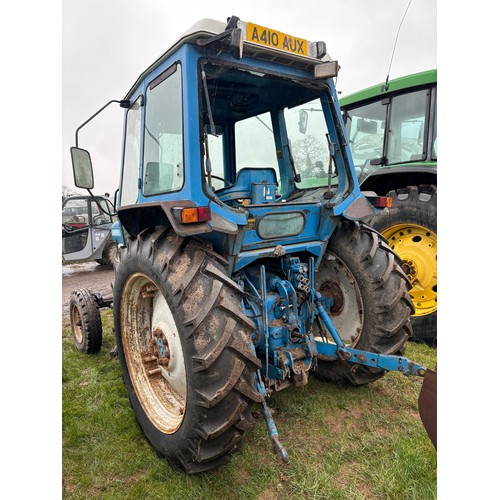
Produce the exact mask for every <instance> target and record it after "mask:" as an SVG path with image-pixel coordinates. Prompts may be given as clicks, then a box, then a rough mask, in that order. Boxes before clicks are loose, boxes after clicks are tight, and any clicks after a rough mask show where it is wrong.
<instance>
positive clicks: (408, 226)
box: [371, 185, 437, 345]
mask: <svg viewBox="0 0 500 500" xmlns="http://www.w3.org/2000/svg"><path fill="white" fill-rule="evenodd" d="M387 196H388V197H390V198H392V207H391V208H390V209H389V211H388V214H381V215H377V216H376V217H374V218H373V219H372V221H371V226H372V227H373V228H374V229H376V230H377V231H379V232H380V233H381V234H382V236H384V238H386V239H387V241H388V243H389V246H390V247H391V248H392V249H393V250H394V251H395V252H396V253H397V254H398V255H399V257H400V258H401V260H402V267H403V270H404V272H405V273H406V275H407V276H408V278H409V280H410V281H411V284H412V288H411V290H410V296H411V299H412V302H413V306H414V308H415V314H414V315H413V316H412V326H413V338H414V339H418V340H422V341H425V342H427V343H428V344H430V345H435V344H436V343H437V190H436V186H423V185H422V186H419V187H418V188H417V187H415V186H409V187H407V188H404V189H398V190H397V191H390V192H389V193H388V194H387Z"/></svg>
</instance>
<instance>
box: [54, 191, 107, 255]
mask: <svg viewBox="0 0 500 500" xmlns="http://www.w3.org/2000/svg"><path fill="white" fill-rule="evenodd" d="M113 214H114V209H113V206H112V204H111V202H110V201H109V199H108V198H106V197H103V196H96V197H95V199H93V198H92V197H91V196H68V197H66V198H65V199H64V200H63V203H62V260H63V263H68V262H75V261H87V260H96V261H98V262H100V263H102V264H111V262H108V261H107V255H108V252H109V248H110V247H111V246H114V245H113V243H112V241H111V226H112V224H113V221H114V219H115V217H114V216H113Z"/></svg>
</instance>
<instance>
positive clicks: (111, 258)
mask: <svg viewBox="0 0 500 500" xmlns="http://www.w3.org/2000/svg"><path fill="white" fill-rule="evenodd" d="M117 255H118V245H117V244H116V243H115V242H114V241H113V242H111V243H109V244H108V245H106V247H105V248H104V250H103V252H102V258H101V259H97V261H96V262H97V263H98V264H101V266H112V267H116V261H117Z"/></svg>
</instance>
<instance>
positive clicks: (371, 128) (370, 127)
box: [356, 119, 377, 134]
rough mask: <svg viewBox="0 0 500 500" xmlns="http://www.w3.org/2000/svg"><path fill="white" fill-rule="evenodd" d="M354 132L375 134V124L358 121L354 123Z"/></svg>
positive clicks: (362, 120) (368, 121)
mask: <svg viewBox="0 0 500 500" xmlns="http://www.w3.org/2000/svg"><path fill="white" fill-rule="evenodd" d="M356 131H357V132H363V133H365V134H376V133H377V122H375V121H372V120H364V119H360V120H358V121H357V122H356Z"/></svg>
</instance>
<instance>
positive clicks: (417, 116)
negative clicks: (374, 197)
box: [387, 90, 428, 164]
mask: <svg viewBox="0 0 500 500" xmlns="http://www.w3.org/2000/svg"><path fill="white" fill-rule="evenodd" d="M427 92H428V91H427V90H420V91H418V92H412V93H411V94H404V95H400V96H396V97H394V98H393V99H392V104H391V124H390V130H389V134H388V135H389V140H388V148H387V163H389V164H391V163H399V162H405V161H415V160H422V159H423V153H424V142H425V138H424V132H425V110H426V107H427Z"/></svg>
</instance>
